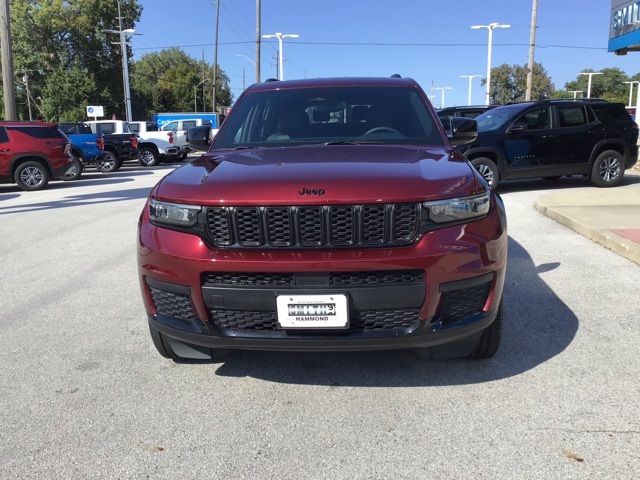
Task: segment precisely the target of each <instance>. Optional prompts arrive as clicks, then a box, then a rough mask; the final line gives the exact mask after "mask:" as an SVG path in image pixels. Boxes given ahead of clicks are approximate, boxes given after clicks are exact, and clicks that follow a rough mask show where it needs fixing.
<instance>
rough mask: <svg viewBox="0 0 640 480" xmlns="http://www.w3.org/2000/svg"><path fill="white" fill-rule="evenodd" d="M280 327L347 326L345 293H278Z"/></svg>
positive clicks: (347, 315) (277, 303) (347, 311)
mask: <svg viewBox="0 0 640 480" xmlns="http://www.w3.org/2000/svg"><path fill="white" fill-rule="evenodd" d="M276 305H277V308H278V324H279V325H280V328H348V327H349V309H348V308H347V297H346V295H278V296H277V297H276Z"/></svg>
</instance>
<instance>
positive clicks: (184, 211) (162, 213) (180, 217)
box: [149, 200, 202, 227]
mask: <svg viewBox="0 0 640 480" xmlns="http://www.w3.org/2000/svg"><path fill="white" fill-rule="evenodd" d="M200 210H202V208H201V207H196V206H193V205H178V204H176V203H167V202H159V201H158V200H151V201H149V216H150V217H151V220H153V221H154V222H158V223H164V224H166V225H175V226H177V227H193V226H194V225H195V224H196V223H197V221H198V213H200Z"/></svg>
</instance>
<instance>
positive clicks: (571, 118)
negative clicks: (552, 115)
mask: <svg viewBox="0 0 640 480" xmlns="http://www.w3.org/2000/svg"><path fill="white" fill-rule="evenodd" d="M557 108H558V126H559V127H579V126H580V125H586V124H587V117H586V115H585V113H584V108H583V107H582V105H576V106H573V105H570V106H566V107H557Z"/></svg>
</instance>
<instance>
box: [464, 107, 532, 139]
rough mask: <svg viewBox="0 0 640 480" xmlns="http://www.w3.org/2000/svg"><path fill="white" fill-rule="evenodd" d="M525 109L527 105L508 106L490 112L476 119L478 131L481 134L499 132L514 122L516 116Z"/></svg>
mask: <svg viewBox="0 0 640 480" xmlns="http://www.w3.org/2000/svg"><path fill="white" fill-rule="evenodd" d="M525 108H526V105H524V106H523V105H507V106H504V107H497V108H493V109H491V110H488V111H486V112H484V113H483V114H482V115H478V116H477V117H476V122H478V130H479V131H481V132H484V131H490V130H497V129H499V128H501V127H503V126H505V125H506V124H507V123H509V122H510V121H511V120H513V118H514V116H516V115H518V114H519V113H520V112H521V111H522V110H524V109H525Z"/></svg>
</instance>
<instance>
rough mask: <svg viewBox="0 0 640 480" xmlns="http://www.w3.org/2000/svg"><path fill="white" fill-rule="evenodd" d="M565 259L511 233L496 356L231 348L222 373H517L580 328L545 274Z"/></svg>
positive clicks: (388, 376)
mask: <svg viewBox="0 0 640 480" xmlns="http://www.w3.org/2000/svg"><path fill="white" fill-rule="evenodd" d="M559 266H560V264H559V263H556V262H554V263H549V264H544V265H540V266H539V267H536V265H534V263H533V261H532V259H531V257H529V254H528V253H527V251H526V250H525V249H524V248H522V246H520V244H519V243H518V242H516V241H515V240H513V239H509V263H508V271H507V281H506V284H505V297H504V299H505V323H506V324H505V327H504V332H503V338H502V346H501V348H500V350H499V351H498V353H497V354H496V356H495V357H494V358H492V359H491V360H485V361H472V360H447V361H432V360H426V359H425V355H423V354H421V353H420V352H417V351H415V350H406V351H403V350H399V351H377V352H339V353H332V352H325V353H315V352H314V353H296V352H286V353H283V352H244V351H236V352H233V353H232V354H230V355H229V357H228V358H227V359H226V361H225V363H223V364H222V365H220V366H219V367H218V368H217V370H216V372H215V373H216V375H220V376H227V377H253V378H258V379H262V380H268V381H272V382H279V383H291V384H305V385H328V386H336V387H338V386H358V387H408V386H438V385H465V384H473V383H480V382H487V381H492V380H499V379H502V378H508V377H512V376H514V375H519V374H521V373H523V372H526V371H528V370H531V369H534V368H536V367H537V366H538V365H540V364H542V363H544V362H546V361H548V360H550V359H551V358H553V357H555V356H556V355H558V354H559V353H561V352H562V351H563V350H564V349H565V348H567V346H569V344H570V343H571V341H572V340H573V338H574V337H575V334H576V332H577V330H578V319H577V317H576V316H575V314H574V313H573V312H572V311H571V309H570V308H569V307H567V305H565V304H564V303H563V302H562V300H560V298H558V297H557V296H556V294H555V293H554V292H553V290H551V289H550V288H549V287H548V286H547V284H546V283H545V282H544V281H543V280H542V279H541V278H540V277H539V275H538V271H540V272H545V271H549V270H551V269H554V268H558V267H559Z"/></svg>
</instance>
